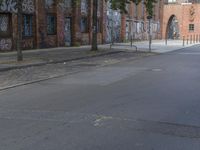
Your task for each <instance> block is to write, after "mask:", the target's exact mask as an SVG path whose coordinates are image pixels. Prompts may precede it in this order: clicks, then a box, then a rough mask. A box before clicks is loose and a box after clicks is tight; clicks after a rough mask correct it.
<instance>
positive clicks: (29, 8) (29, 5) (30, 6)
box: [22, 0, 35, 13]
mask: <svg viewBox="0 0 200 150" xmlns="http://www.w3.org/2000/svg"><path fill="white" fill-rule="evenodd" d="M22 10H23V12H26V13H34V11H35V9H34V2H33V0H23V4H22Z"/></svg>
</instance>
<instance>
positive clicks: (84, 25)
mask: <svg viewBox="0 0 200 150" xmlns="http://www.w3.org/2000/svg"><path fill="white" fill-rule="evenodd" d="M81 32H83V33H86V32H88V18H87V17H82V18H81Z"/></svg>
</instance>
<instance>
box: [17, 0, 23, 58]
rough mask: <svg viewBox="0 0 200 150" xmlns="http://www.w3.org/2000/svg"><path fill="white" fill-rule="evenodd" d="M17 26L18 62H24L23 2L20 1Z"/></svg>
mask: <svg viewBox="0 0 200 150" xmlns="http://www.w3.org/2000/svg"><path fill="white" fill-rule="evenodd" d="M17 26H18V37H17V61H23V54H22V49H21V43H22V0H18V13H17Z"/></svg>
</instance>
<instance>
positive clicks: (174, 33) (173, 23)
mask: <svg viewBox="0 0 200 150" xmlns="http://www.w3.org/2000/svg"><path fill="white" fill-rule="evenodd" d="M166 38H167V39H179V38H180V33H179V24H178V20H177V18H176V16H175V15H172V16H171V17H170V18H169V21H168V24H167V32H166Z"/></svg>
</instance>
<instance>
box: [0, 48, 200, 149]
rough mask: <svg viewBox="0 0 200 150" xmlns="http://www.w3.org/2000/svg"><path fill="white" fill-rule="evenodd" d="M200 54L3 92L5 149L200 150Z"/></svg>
mask: <svg viewBox="0 0 200 150" xmlns="http://www.w3.org/2000/svg"><path fill="white" fill-rule="evenodd" d="M199 81H200V49H199V46H194V47H191V48H186V49H182V50H178V51H174V52H170V53H165V54H162V55H155V56H150V57H146V58H143V59H139V60H131V59H127V61H123V62H121V63H118V64H112V65H108V66H103V67H97V68H93V69H89V70H87V69H86V70H85V71H81V72H78V73H75V74H72V75H67V76H64V77H60V78H56V79H51V80H47V81H42V82H38V83H34V84H30V85H25V86H20V87H16V88H13V89H8V90H5V91H1V92H0V150H199V149H200V92H199V91H200V82H199Z"/></svg>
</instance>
